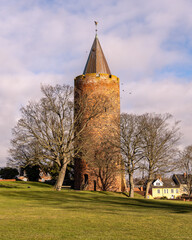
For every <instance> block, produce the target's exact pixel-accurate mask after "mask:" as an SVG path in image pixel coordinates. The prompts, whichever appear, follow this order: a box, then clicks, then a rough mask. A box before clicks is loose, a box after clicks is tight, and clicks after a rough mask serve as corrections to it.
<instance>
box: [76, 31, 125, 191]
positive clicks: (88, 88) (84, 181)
mask: <svg viewBox="0 0 192 240" xmlns="http://www.w3.org/2000/svg"><path fill="white" fill-rule="evenodd" d="M76 92H78V93H79V92H80V93H81V95H82V96H93V95H94V96H97V95H98V96H100V95H103V96H105V97H106V98H107V99H108V101H109V103H110V106H111V107H110V110H106V111H104V112H103V113H102V114H101V116H99V117H97V118H96V119H93V121H91V122H90V123H89V128H88V129H87V132H89V133H90V132H91V135H92V140H91V141H90V142H91V143H90V144H89V145H88V148H89V150H90V148H91V150H94V149H97V148H98V145H99V142H101V141H102V139H104V138H105V137H106V135H109V137H110V134H111V136H112V134H113V131H114V126H112V125H113V122H116V124H115V128H116V129H115V131H117V132H118V131H120V94H119V78H118V77H116V76H114V75H112V74H111V72H110V69H109V67H108V64H107V61H106V58H105V56H104V54H103V51H102V48H101V45H100V42H99V39H98V37H97V34H96V36H95V39H94V42H93V45H92V47H91V51H90V54H89V57H88V60H87V63H86V65H85V69H84V72H83V75H80V76H77V77H76V78H75V108H78V107H79V106H77V104H76V103H78V102H79V99H78V96H79V94H76ZM88 104H91V103H88ZM84 114H85V115H86V112H85V113H84ZM97 125H99V130H98V128H97V127H96V126H97ZM98 139H99V140H98ZM82 141H83V140H82ZM77 144H78V143H77ZM119 144H120V139H119ZM108 150H110V152H112V151H114V149H112V148H111V149H108ZM92 158H94V155H93V156H92ZM115 158H116V159H118V160H115V162H114V166H115V168H114V169H115V170H117V171H115V172H116V173H115V178H114V179H113V181H111V183H110V187H109V188H108V190H110V191H124V190H125V184H124V183H125V181H124V178H123V177H122V176H123V175H124V174H122V165H121V163H120V162H121V160H120V159H121V157H120V151H119V150H117V151H116V153H115ZM90 160H91V162H93V161H94V159H90ZM93 168H94V169H93ZM96 168H97V166H94V167H93V165H92V164H89V160H88V161H87V160H86V159H85V158H84V157H79V158H76V159H75V182H74V187H75V189H77V190H80V189H81V190H83V189H85V190H97V191H98V190H102V189H101V184H100V182H99V181H101V180H100V179H99V178H98V176H97V175H96V174H95V171H96Z"/></svg>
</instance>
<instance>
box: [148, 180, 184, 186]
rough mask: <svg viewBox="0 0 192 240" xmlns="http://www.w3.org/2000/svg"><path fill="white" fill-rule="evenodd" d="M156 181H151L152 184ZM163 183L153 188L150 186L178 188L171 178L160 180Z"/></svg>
mask: <svg viewBox="0 0 192 240" xmlns="http://www.w3.org/2000/svg"><path fill="white" fill-rule="evenodd" d="M156 180H157V179H155V180H154V181H153V183H154V182H155V181H156ZM161 181H162V182H163V186H153V184H152V188H179V184H176V183H175V182H174V181H173V179H172V178H169V179H167V178H164V179H162V180H161Z"/></svg>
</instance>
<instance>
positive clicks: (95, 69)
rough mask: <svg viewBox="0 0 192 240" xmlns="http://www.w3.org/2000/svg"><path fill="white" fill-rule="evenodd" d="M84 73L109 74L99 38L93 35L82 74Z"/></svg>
mask: <svg viewBox="0 0 192 240" xmlns="http://www.w3.org/2000/svg"><path fill="white" fill-rule="evenodd" d="M86 73H107V74H111V71H110V69H109V66H108V64H107V61H106V58H105V56H104V53H103V50H102V48H101V45H100V42H99V39H98V37H97V36H95V39H94V42H93V45H92V47H91V51H90V53H89V57H88V60H87V63H86V65H85V69H84V71H83V74H86Z"/></svg>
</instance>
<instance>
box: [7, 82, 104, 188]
mask: <svg viewBox="0 0 192 240" xmlns="http://www.w3.org/2000/svg"><path fill="white" fill-rule="evenodd" d="M41 91H42V93H43V97H42V98H41V99H40V101H39V102H29V104H28V105H27V106H26V107H22V108H21V113H22V117H21V119H19V121H18V123H17V125H16V127H15V128H14V129H13V140H12V148H11V149H10V153H11V157H12V160H18V159H24V160H27V162H36V161H37V162H39V163H40V164H41V165H45V164H48V163H50V162H52V163H54V164H56V165H57V166H58V168H59V175H58V178H57V182H56V184H55V189H56V190H61V187H62V184H63V180H64V177H65V172H66V167H67V164H68V163H69V162H70V160H71V158H72V157H74V154H78V153H79V152H80V151H81V144H78V145H76V144H74V142H75V141H77V140H78V139H79V138H81V139H82V133H83V132H84V131H85V129H86V126H87V124H88V122H89V121H90V120H91V119H93V118H95V117H97V116H98V115H99V114H100V113H101V112H102V111H104V107H101V105H103V104H105V99H103V98H102V97H100V98H99V99H100V100H97V98H94V99H93V98H92V99H91V102H92V104H91V105H90V104H88V102H89V98H88V97H87V96H81V98H79V105H80V106H81V109H76V114H75V117H74V103H73V88H72V87H70V86H66V85H63V86H60V85H56V86H55V87H52V86H42V88H41ZM83 111H85V112H88V114H87V115H86V117H85V114H83ZM82 116H83V120H82ZM82 121H83V123H82ZM79 122H81V124H78V123H79ZM76 128H78V131H76ZM84 140H86V139H84ZM84 144H85V142H84ZM22 154H23V157H22V158H20V157H19V156H21V155H22ZM17 155H18V156H17Z"/></svg>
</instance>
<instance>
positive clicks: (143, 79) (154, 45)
mask: <svg viewBox="0 0 192 240" xmlns="http://www.w3.org/2000/svg"><path fill="white" fill-rule="evenodd" d="M191 9H192V1H190V0H174V2H173V1H172V0H146V1H143V0H106V1H101V0H95V1H90V0H89V1H88V0H79V1H78V0H76V1H73V0H68V1H67V0H27V1H26V0H9V1H7V0H0V66H1V67H0V108H1V115H0V132H1V134H0V166H4V165H5V164H6V158H7V156H8V152H7V149H8V148H9V142H10V139H11V129H12V128H13V127H14V125H15V124H16V121H17V120H18V119H19V116H20V113H19V108H20V107H21V106H22V105H26V104H27V102H28V101H29V100H38V99H39V98H40V96H41V93H40V85H41V84H52V85H54V84H56V83H60V84H63V83H64V84H71V85H73V79H74V78H75V77H76V76H77V75H80V74H81V73H82V72H83V69H84V66H85V63H86V60H87V57H88V54H89V51H90V48H91V45H92V42H93V40H94V35H95V30H94V28H95V27H94V20H97V21H98V22H99V24H98V36H99V40H100V42H101V45H102V48H103V51H104V54H105V56H106V58H107V61H108V64H109V67H110V69H111V72H112V73H113V74H114V75H116V76H118V77H120V81H121V110H122V111H126V112H128V113H138V114H141V113H145V112H156V113H166V112H169V113H171V114H172V115H173V116H174V117H175V119H176V120H180V121H181V123H180V126H181V132H182V133H183V137H182V139H181V142H180V146H181V147H183V146H186V145H190V144H192V137H191V134H190V133H191V132H192V70H191V69H192V14H191ZM129 92H131V93H132V94H128V93H129Z"/></svg>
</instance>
